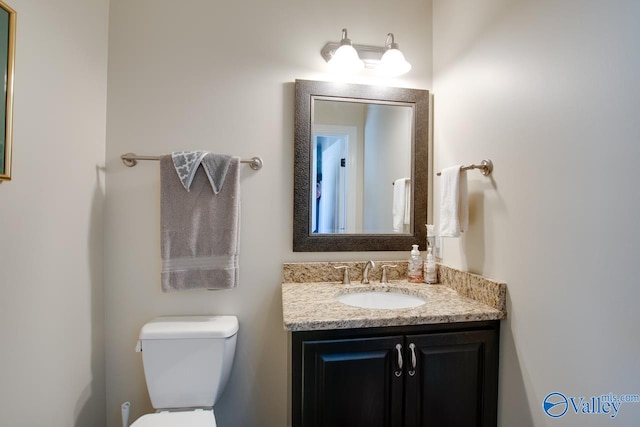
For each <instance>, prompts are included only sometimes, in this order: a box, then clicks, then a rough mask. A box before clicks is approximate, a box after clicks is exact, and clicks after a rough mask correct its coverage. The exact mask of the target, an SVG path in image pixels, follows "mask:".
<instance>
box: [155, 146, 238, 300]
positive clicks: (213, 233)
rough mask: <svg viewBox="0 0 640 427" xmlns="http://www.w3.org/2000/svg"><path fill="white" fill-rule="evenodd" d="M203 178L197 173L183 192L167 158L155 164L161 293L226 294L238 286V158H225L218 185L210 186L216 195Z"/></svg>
mask: <svg viewBox="0 0 640 427" xmlns="http://www.w3.org/2000/svg"><path fill="white" fill-rule="evenodd" d="M222 163H225V162H222ZM213 164H215V162H209V166H211V165H213ZM203 166H204V162H203ZM212 172H213V171H212ZM214 173H215V172H214ZM207 175H208V174H207V173H205V171H204V170H203V168H198V171H197V172H196V173H195V176H194V177H193V181H192V182H191V186H190V191H186V190H185V188H184V187H183V185H182V182H181V181H180V177H179V176H178V174H177V173H176V169H175V167H174V164H173V160H172V157H171V155H167V156H162V157H161V159H160V228H161V252H162V290H163V291H164V292H172V291H177V290H185V289H229V288H234V287H235V286H237V284H238V253H239V243H240V242H239V236H240V158H238V157H232V158H231V161H230V162H229V163H228V167H227V171H226V174H224V175H225V176H223V177H222V178H223V180H224V182H216V184H217V185H216V186H217V187H219V189H220V191H219V192H218V193H217V194H214V191H213V189H212V185H211V183H210V182H209V179H208V176H207ZM223 184H224V185H223Z"/></svg>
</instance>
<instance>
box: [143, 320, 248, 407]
mask: <svg viewBox="0 0 640 427" xmlns="http://www.w3.org/2000/svg"><path fill="white" fill-rule="evenodd" d="M237 332H238V318H237V317H235V316H182V317H158V318H156V319H154V320H152V321H150V322H148V323H146V324H145V325H144V326H143V327H142V330H141V331H140V348H141V350H142V361H143V365H144V376H145V379H146V381H147V389H148V390H149V397H150V398H151V404H152V405H153V407H154V408H156V409H172V408H211V407H213V405H214V404H215V403H216V402H217V400H218V398H219V397H220V395H221V394H222V391H223V390H224V388H225V386H226V384H227V380H228V379H229V374H230V372H231V366H232V365H233V357H234V354H235V348H236V337H237Z"/></svg>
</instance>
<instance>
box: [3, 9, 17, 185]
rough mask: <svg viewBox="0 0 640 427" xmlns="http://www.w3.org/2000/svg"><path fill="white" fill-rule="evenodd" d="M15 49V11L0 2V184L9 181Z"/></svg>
mask: <svg viewBox="0 0 640 427" xmlns="http://www.w3.org/2000/svg"><path fill="white" fill-rule="evenodd" d="M15 47H16V11H15V10H13V9H11V8H10V7H9V6H7V5H6V4H5V3H4V2H3V1H2V0H0V73H2V72H3V71H4V81H5V84H4V99H3V100H0V182H2V181H9V180H11V152H12V148H13V147H12V145H13V133H12V130H13V129H12V127H13V73H14V62H15ZM3 110H4V111H3ZM2 117H4V120H2V119H1V118H2Z"/></svg>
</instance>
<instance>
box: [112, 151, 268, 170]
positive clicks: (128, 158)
mask: <svg viewBox="0 0 640 427" xmlns="http://www.w3.org/2000/svg"><path fill="white" fill-rule="evenodd" d="M120 158H121V159H122V163H124V165H125V166H128V167H130V168H132V167H134V166H135V165H137V164H138V160H160V156H138V155H137V154H134V153H127V154H123V155H122V156H120ZM240 163H248V164H249V167H250V168H251V169H253V170H254V171H259V170H260V169H262V164H263V163H262V159H261V158H260V157H252V158H251V159H249V160H244V159H243V160H240Z"/></svg>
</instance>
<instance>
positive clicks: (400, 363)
mask: <svg viewBox="0 0 640 427" xmlns="http://www.w3.org/2000/svg"><path fill="white" fill-rule="evenodd" d="M396 351H397V352H398V370H397V371H395V374H396V377H399V376H400V375H402V345H400V344H396Z"/></svg>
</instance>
